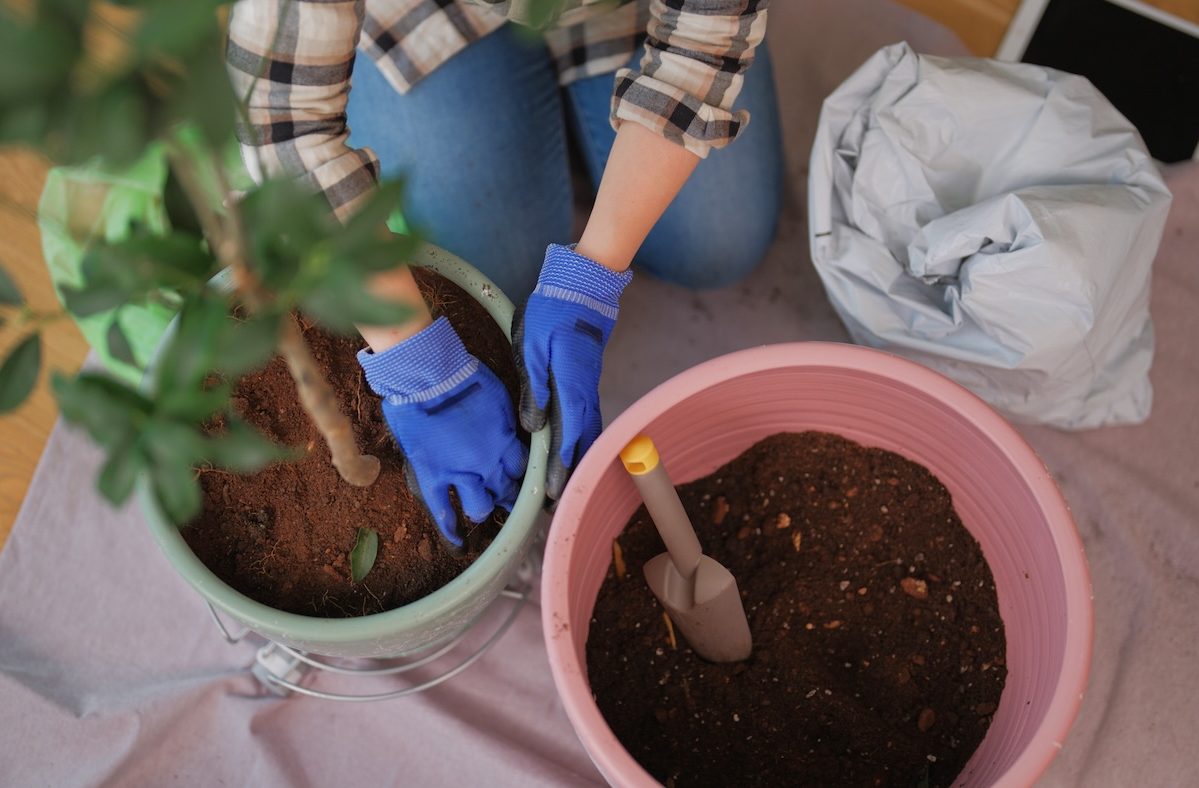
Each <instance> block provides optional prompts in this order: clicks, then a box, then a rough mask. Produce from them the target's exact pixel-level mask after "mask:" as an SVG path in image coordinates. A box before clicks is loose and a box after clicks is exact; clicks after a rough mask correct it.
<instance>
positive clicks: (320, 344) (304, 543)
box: [183, 269, 517, 617]
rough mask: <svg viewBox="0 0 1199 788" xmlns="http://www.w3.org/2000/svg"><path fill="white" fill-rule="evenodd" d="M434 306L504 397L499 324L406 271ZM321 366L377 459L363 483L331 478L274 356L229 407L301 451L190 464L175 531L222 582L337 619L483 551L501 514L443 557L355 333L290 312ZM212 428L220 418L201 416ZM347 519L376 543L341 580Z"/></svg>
mask: <svg viewBox="0 0 1199 788" xmlns="http://www.w3.org/2000/svg"><path fill="white" fill-rule="evenodd" d="M415 273H416V277H417V281H418V283H419V284H420V286H421V291H422V293H423V294H424V295H425V299H426V301H427V302H429V304H430V306H431V308H432V310H433V313H434V315H435V316H438V315H445V316H446V317H447V318H448V319H449V320H450V322H451V323H452V324H453V325H454V328H455V329H456V330H457V332H458V335H459V336H460V337H461V338H462V341H463V343H464V344H465V345H466V347H467V349H468V350H470V351H471V352H472V353H473V354H474V355H475V356H477V357H478V358H479V359H480V360H481V361H483V363H485V364H487V365H488V366H489V367H491V369H492V370H494V371H495V372H496V374H497V375H498V376H499V378H500V380H501V381H503V382H504V385H505V386H506V387H507V388H508V391H509V394H510V395H511V396H512V397H513V400H514V401H515V395H516V390H517V389H516V386H517V382H516V381H517V378H516V370H515V367H514V365H513V363H512V358H511V351H510V349H509V346H508V343H507V341H506V340H505V338H504V335H503V332H502V331H501V330H500V329H499V327H498V326H497V325H496V324H495V322H494V321H493V320H492V319H491V318H490V317H489V316H488V314H487V312H486V310H484V309H483V307H482V306H480V305H479V304H478V302H476V301H475V300H474V299H473V298H471V297H470V296H469V295H467V294H466V293H465V292H464V291H462V290H461V289H460V288H459V287H457V286H456V285H454V284H453V283H452V282H449V281H448V280H446V279H444V278H442V277H440V276H438V275H436V274H432V273H430V272H428V271H424V270H421V269H415ZM300 321H301V327H302V328H303V329H304V339H305V340H306V341H307V342H308V344H309V347H310V348H311V349H312V353H313V355H314V357H315V358H316V361H317V363H318V365H319V366H320V368H321V370H322V371H323V372H324V373H325V375H326V376H327V377H328V379H329V382H330V383H331V385H332V386H333V390H334V392H335V393H336V395H337V398H338V403H339V405H340V407H341V410H342V412H343V413H345V414H347V415H348V416H349V417H350V420H351V422H352V423H353V425H354V435H355V438H356V440H357V442H358V446H359V447H360V448H361V449H363V450H364V451H365V452H367V453H369V454H373V455H375V456H376V457H378V458H379V459H380V461H381V462H382V470H381V472H380V474H379V478H378V480H377V481H376V482H375V483H374V484H373V485H371V486H370V487H365V488H360V487H353V486H351V485H349V484H347V483H345V482H344V481H342V480H341V478H340V477H339V476H338V474H337V471H336V470H335V469H334V468H333V466H332V464H331V462H330V455H329V448H328V446H326V445H325V442H324V440H323V439H322V438H321V436H320V434H319V433H318V432H317V431H316V428H315V427H314V426H313V424H312V422H311V420H310V419H309V417H308V415H307V414H306V413H305V412H304V410H303V408H302V407H301V405H300V403H299V400H298V399H297V397H296V388H295V384H294V382H293V381H292V378H291V375H290V374H289V373H288V371H287V367H286V364H285V363H284V361H283V360H282V359H281V358H275V359H274V360H272V361H271V362H270V363H269V364H268V365H267V366H266V367H265V368H263V369H262V370H260V371H258V372H255V373H252V374H250V375H247V376H246V377H244V378H243V379H242V380H241V381H240V382H239V383H238V384H237V386H236V389H235V392H234V397H233V405H234V408H235V410H236V411H237V412H239V413H240V414H241V415H242V416H243V417H244V418H245V419H246V420H248V421H249V422H251V423H252V424H254V425H255V426H256V427H258V428H259V429H260V430H262V431H263V432H264V433H266V434H267V435H268V436H270V437H272V438H274V439H275V440H276V441H278V442H280V443H283V444H286V445H289V446H293V447H296V448H297V449H299V450H300V451H301V452H302V453H303V457H302V459H300V460H299V461H297V462H290V463H279V464H276V465H272V466H270V467H268V468H265V469H263V470H261V471H259V472H258V473H255V474H253V475H249V476H239V475H236V474H232V473H228V472H224V471H219V470H214V469H201V470H200V481H201V483H202V485H203V488H204V510H203V512H202V513H201V515H200V516H199V517H198V518H197V519H196V520H195V521H194V522H193V523H191V524H190V525H188V526H187V527H186V528H184V529H183V535H184V538H185V539H186V540H187V543H188V545H190V546H191V548H192V550H194V551H195V553H196V555H197V556H199V558H200V560H201V561H203V562H204V563H205V565H207V566H208V567H209V568H210V569H211V570H212V571H213V572H215V573H216V575H217V576H218V577H220V578H221V579H222V580H223V581H225V582H226V583H228V584H229V585H231V586H232V587H233V588H235V589H237V590H238V591H240V592H242V593H244V594H246V595H247V596H249V597H251V598H253V599H256V600H258V601H259V602H262V603H264V604H267V605H270V606H271V607H274V608H278V609H280V610H286V611H289V612H292V613H300V614H304V615H311V616H325V617H346V616H359V615H366V614H369V613H377V612H380V611H384V610H390V609H392V608H395V607H399V606H401V605H404V604H407V603H409V602H412V601H414V600H416V599H419V598H420V597H423V596H426V595H428V594H429V593H431V592H433V591H435V590H436V589H438V588H440V587H441V586H443V585H445V584H446V583H447V582H449V581H450V580H452V579H453V578H455V577H457V576H458V575H459V574H460V573H461V572H462V571H463V570H464V569H466V567H468V566H469V565H470V564H471V563H472V562H473V561H474V560H475V558H477V557H478V555H479V554H480V553H481V552H482V551H483V550H484V549H486V547H487V545H488V544H490V542H491V540H492V539H493V538H494V536H495V534H496V533H497V532H498V530H499V528H500V526H501V524H502V518H503V517H504V514H503V512H502V511H499V510H497V512H496V514H495V515H493V517H492V519H491V520H489V521H488V522H485V523H483V524H482V525H474V524H471V523H467V522H466V521H465V520H463V519H462V518H461V517H460V519H459V522H460V523H461V524H462V525H465V526H466V527H467V529H468V533H469V535H468V537H467V550H466V552H465V553H464V554H462V555H455V554H454V553H453V552H452V551H451V550H450V549H449V548H448V546H447V544H446V543H445V541H444V540H443V539H442V538H441V536H440V534H439V532H438V530H437V526H436V525H435V524H434V523H433V521H432V520H431V519H430V517H429V515H428V513H427V512H426V511H425V509H424V506H423V505H422V504H421V503H420V502H419V500H417V499H416V498H414V496H413V495H412V493H410V492H409V490H408V488H407V486H406V485H405V483H404V474H403V467H404V462H403V457H402V456H401V454H400V452H399V450H398V448H397V446H396V444H395V441H394V439H393V438H392V436H391V432H390V430H389V429H388V427H387V424H386V423H385V422H384V420H383V415H382V412H381V410H380V403H379V398H378V397H377V396H375V394H374V393H373V392H372V391H371V389H370V387H369V386H367V383H366V379H365V377H364V376H363V374H362V369H361V367H360V366H359V364H358V361H357V359H356V358H355V353H356V352H357V351H358V350H359V349H360V348H361V347H362V346H363V344H362V341H361V339H359V338H358V337H354V338H352V339H351V338H345V337H337V336H333V335H331V334H329V333H326V332H325V331H323V330H321V329H320V328H317V327H315V326H313V325H311V323H310V322H309V321H306V320H304V318H303V317H301V318H300ZM213 428H214V429H216V430H219V429H220V428H221V425H220V423H219V422H218V423H216V424H214V425H213ZM359 528H371V529H374V530H375V531H376V532H377V533H378V535H379V551H378V556H377V558H376V561H375V564H374V566H373V568H372V569H371V570H370V572H369V573H368V574H367V576H366V577H365V578H364V579H363V580H362V581H360V582H358V583H354V582H352V581H351V578H350V556H349V554H350V551H351V550H352V549H353V548H354V545H355V543H356V541H357V534H358V529H359Z"/></svg>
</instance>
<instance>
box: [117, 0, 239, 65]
mask: <svg viewBox="0 0 1199 788" xmlns="http://www.w3.org/2000/svg"><path fill="white" fill-rule="evenodd" d="M224 2H227V0H220V2H214V0H187V2H145V3H142V5H145V6H147V11H146V12H145V16H144V17H143V20H142V25H141V28H140V29H139V30H138V31H137V35H136V37H135V39H134V40H135V41H136V43H137V45H138V47H140V48H141V49H142V51H143V52H146V53H160V54H164V55H168V56H173V57H180V56H182V55H185V54H188V53H191V52H194V51H196V50H197V49H200V48H202V47H204V46H205V45H211V44H213V43H217V42H219V41H220V34H221V29H220V23H219V20H218V18H217V14H216V8H217V6H219V5H222V4H223V3H224Z"/></svg>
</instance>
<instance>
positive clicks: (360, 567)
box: [350, 528, 379, 583]
mask: <svg viewBox="0 0 1199 788" xmlns="http://www.w3.org/2000/svg"><path fill="white" fill-rule="evenodd" d="M378 554H379V534H377V533H375V532H374V531H372V530H371V529H370V528H359V529H358V542H357V543H356V544H355V545H354V549H353V550H351V551H350V578H351V579H353V581H354V582H355V583H357V582H358V581H360V580H362V578H364V577H366V575H367V573H368V572H370V571H371V567H373V566H374V565H375V557H376V556H377V555H378Z"/></svg>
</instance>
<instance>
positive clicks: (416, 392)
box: [358, 317, 479, 405]
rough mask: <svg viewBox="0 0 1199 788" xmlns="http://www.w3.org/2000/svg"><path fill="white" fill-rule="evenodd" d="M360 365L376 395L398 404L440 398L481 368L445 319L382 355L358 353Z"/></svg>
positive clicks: (441, 318)
mask: <svg viewBox="0 0 1199 788" xmlns="http://www.w3.org/2000/svg"><path fill="white" fill-rule="evenodd" d="M358 363H359V364H361V365H362V369H363V371H364V372H366V382H367V383H369V384H370V387H371V388H372V389H374V392H375V393H376V394H378V395H379V396H380V397H386V398H387V401H388V402H391V403H392V404H395V405H404V404H407V403H410V402H426V401H428V400H431V399H434V398H436V397H440V396H441V395H443V394H446V393H448V392H450V391H452V390H453V389H454V388H455V387H457V386H459V385H460V384H462V382H463V381H465V380H466V379H467V378H469V377H470V376H471V375H473V374H475V372H476V371H478V369H479V360H478V359H477V358H475V357H474V356H472V355H471V354H470V353H469V352H468V351H467V349H466V346H465V345H463V344H462V340H461V339H459V338H458V334H457V333H456V332H455V331H454V327H453V326H451V325H450V321H449V320H447V319H445V318H444V317H439V318H437V319H436V320H434V321H433V322H432V323H431V324H430V325H429V326H428V327H426V328H424V329H422V330H421V331H420V332H419V333H417V334H413V335H412V336H410V337H408V338H407V339H405V340H404V341H403V342H401V343H400V344H398V345H396V346H395V347H391V348H388V349H387V350H385V351H383V352H382V353H372V352H370V350H369V349H364V350H360V351H358Z"/></svg>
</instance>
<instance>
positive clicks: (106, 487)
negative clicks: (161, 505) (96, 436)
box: [96, 440, 146, 506]
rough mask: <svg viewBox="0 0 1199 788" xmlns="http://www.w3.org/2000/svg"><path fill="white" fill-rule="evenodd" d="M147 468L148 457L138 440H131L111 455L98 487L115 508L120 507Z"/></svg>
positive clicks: (99, 479) (101, 471)
mask: <svg viewBox="0 0 1199 788" xmlns="http://www.w3.org/2000/svg"><path fill="white" fill-rule="evenodd" d="M145 467H146V456H145V455H144V454H143V453H142V451H141V450H140V449H139V448H138V445H137V441H136V440H130V441H127V442H126V443H124V444H122V445H121V446H119V447H117V448H116V449H114V450H113V451H112V452H111V453H110V454H109V455H108V460H107V461H106V462H105V463H104V467H103V468H102V469H101V470H100V476H99V478H98V479H97V480H96V487H97V488H98V489H99V490H100V493H101V495H103V496H104V497H105V499H107V500H108V502H109V503H111V504H112V505H113V506H120V505H121V504H123V503H124V502H125V501H126V500H127V499H128V498H129V494H130V493H132V492H133V485H134V483H135V482H136V481H137V475H138V474H139V473H140V472H141V471H142V470H144V469H145Z"/></svg>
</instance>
